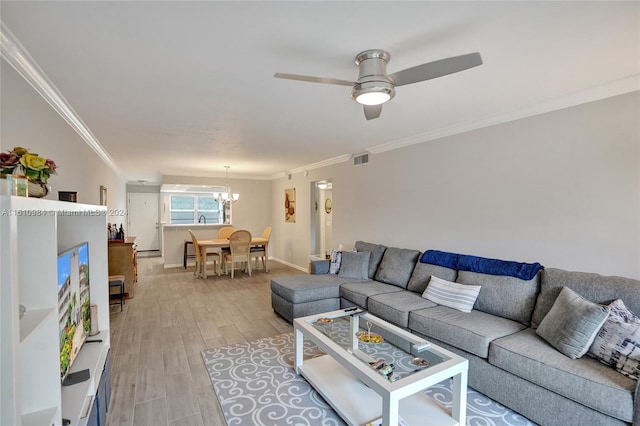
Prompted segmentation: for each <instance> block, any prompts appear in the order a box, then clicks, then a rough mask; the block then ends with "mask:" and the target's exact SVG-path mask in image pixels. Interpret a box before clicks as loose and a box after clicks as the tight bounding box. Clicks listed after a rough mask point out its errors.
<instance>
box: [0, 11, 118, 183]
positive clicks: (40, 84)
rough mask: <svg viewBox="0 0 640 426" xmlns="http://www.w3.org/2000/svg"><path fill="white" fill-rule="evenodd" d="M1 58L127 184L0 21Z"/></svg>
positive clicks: (116, 167) (114, 165) (115, 165)
mask: <svg viewBox="0 0 640 426" xmlns="http://www.w3.org/2000/svg"><path fill="white" fill-rule="evenodd" d="M0 55H2V57H3V58H4V59H5V60H6V61H7V63H8V64H9V65H11V66H12V67H13V69H15V70H16V71H17V72H18V74H20V75H21V76H22V78H24V79H25V80H26V81H27V83H29V84H30V85H31V87H33V88H34V89H35V91H36V92H37V93H38V94H39V95H40V96H42V98H43V99H44V100H45V101H47V103H48V104H49V105H51V107H52V108H53V109H54V110H55V111H56V112H57V113H58V114H60V116H61V117H62V118H63V119H64V120H65V121H66V122H67V124H69V126H71V128H72V129H73V130H75V131H76V133H77V134H78V135H80V137H81V138H82V140H84V141H85V143H86V144H87V145H89V147H91V149H93V150H94V151H95V153H96V154H98V156H99V157H100V158H101V159H102V161H104V162H105V163H106V164H107V166H109V167H110V168H111V170H113V171H114V172H115V173H116V174H117V175H118V176H120V177H121V178H122V180H124V181H126V180H127V179H126V176H125V174H124V172H123V171H122V170H121V169H120V167H118V165H117V164H116V163H115V161H113V159H112V158H111V156H110V155H109V154H108V153H107V151H105V149H104V148H103V147H102V145H101V144H100V142H99V141H98V139H97V138H96V137H95V136H94V135H93V133H91V130H89V128H88V127H87V125H86V124H84V122H83V121H82V119H81V118H80V116H79V115H78V114H77V113H76V112H75V111H74V110H73V108H72V107H71V105H70V104H69V102H67V100H66V99H65V98H64V96H62V94H61V93H60V91H59V90H58V89H57V88H56V87H55V86H54V84H53V83H52V82H51V80H49V78H48V77H47V75H46V74H45V73H44V71H43V70H42V69H41V68H40V66H39V65H38V63H37V62H36V61H35V60H34V59H33V58H32V57H31V55H30V54H29V52H27V50H26V49H25V48H24V47H23V46H22V44H21V43H20V41H18V39H17V38H16V37H15V36H14V35H13V33H12V32H11V31H10V30H9V28H7V26H6V25H5V24H4V22H1V21H0Z"/></svg>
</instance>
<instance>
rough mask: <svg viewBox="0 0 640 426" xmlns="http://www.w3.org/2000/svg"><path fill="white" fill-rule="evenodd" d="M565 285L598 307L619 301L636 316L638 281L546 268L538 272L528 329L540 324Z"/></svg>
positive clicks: (639, 294)
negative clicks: (538, 284) (538, 278)
mask: <svg viewBox="0 0 640 426" xmlns="http://www.w3.org/2000/svg"><path fill="white" fill-rule="evenodd" d="M565 286H566V287H569V288H570V289H572V290H573V291H575V292H576V293H578V294H580V295H581V296H582V297H584V298H585V299H587V300H590V301H592V302H595V303H600V304H602V305H608V304H609V303H611V302H613V301H614V300H616V299H622V300H624V303H625V305H626V306H627V308H629V310H630V311H631V312H634V313H635V314H636V315H640V281H639V280H634V279H631V278H623V277H607V276H603V275H599V274H593V273H588V272H571V271H565V270H562V269H555V268H548V269H545V270H543V271H542V272H541V276H540V294H538V298H537V300H536V307H535V309H534V310H533V315H532V317H531V326H532V327H537V326H538V325H540V321H542V319H543V318H544V316H545V315H547V313H548V312H549V310H550V309H551V306H553V302H555V300H556V298H557V297H558V294H560V290H561V289H562V287H565Z"/></svg>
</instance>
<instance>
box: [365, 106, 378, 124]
mask: <svg viewBox="0 0 640 426" xmlns="http://www.w3.org/2000/svg"><path fill="white" fill-rule="evenodd" d="M363 106H364V116H365V117H366V118H367V120H373V119H374V118H378V117H380V113H381V112H382V104H380V105H363Z"/></svg>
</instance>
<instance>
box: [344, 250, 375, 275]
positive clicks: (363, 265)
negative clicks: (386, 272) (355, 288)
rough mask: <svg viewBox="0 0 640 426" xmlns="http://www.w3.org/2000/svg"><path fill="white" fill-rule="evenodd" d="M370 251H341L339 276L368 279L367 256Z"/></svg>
mask: <svg viewBox="0 0 640 426" xmlns="http://www.w3.org/2000/svg"><path fill="white" fill-rule="evenodd" d="M370 256H371V252H368V251H363V252H355V251H343V252H342V262H341V263H340V271H339V272H338V276H339V277H344V278H357V279H359V280H367V279H369V257H370Z"/></svg>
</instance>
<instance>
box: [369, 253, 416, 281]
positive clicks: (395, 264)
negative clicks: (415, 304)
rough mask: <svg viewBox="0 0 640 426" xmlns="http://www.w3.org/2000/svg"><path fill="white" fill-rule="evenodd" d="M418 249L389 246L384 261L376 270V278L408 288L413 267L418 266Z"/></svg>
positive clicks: (383, 257)
mask: <svg viewBox="0 0 640 426" xmlns="http://www.w3.org/2000/svg"><path fill="white" fill-rule="evenodd" d="M419 255H420V252H419V251H418V250H410V249H401V248H396V247H388V248H387V249H386V250H385V251H384V256H382V262H380V266H378V270H377V271H376V276H375V280H376V281H380V282H382V283H385V284H392V285H395V286H398V287H400V288H407V283H408V282H409V278H411V273H412V272H413V268H415V266H416V262H417V260H418V256H419Z"/></svg>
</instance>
